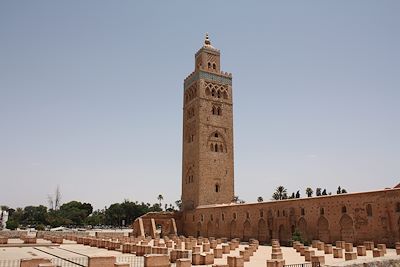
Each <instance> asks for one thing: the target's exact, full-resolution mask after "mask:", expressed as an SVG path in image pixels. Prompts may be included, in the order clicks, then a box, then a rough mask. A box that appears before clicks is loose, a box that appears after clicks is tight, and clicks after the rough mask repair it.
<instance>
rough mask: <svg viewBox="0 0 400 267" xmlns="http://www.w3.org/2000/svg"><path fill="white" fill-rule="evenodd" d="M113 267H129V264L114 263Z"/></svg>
mask: <svg viewBox="0 0 400 267" xmlns="http://www.w3.org/2000/svg"><path fill="white" fill-rule="evenodd" d="M114 267H130V264H129V263H127V262H116V263H114Z"/></svg>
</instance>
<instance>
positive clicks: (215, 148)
mask: <svg viewBox="0 0 400 267" xmlns="http://www.w3.org/2000/svg"><path fill="white" fill-rule="evenodd" d="M214 151H215V152H218V145H217V144H215V146H214Z"/></svg>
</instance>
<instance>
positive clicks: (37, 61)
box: [0, 0, 400, 208]
mask: <svg viewBox="0 0 400 267" xmlns="http://www.w3.org/2000/svg"><path fill="white" fill-rule="evenodd" d="M232 2H234V1H142V2H139V1H97V0H96V1H5V0H3V1H1V2H0V179H1V184H0V190H1V192H0V204H6V205H9V206H12V207H17V206H25V205H28V204H35V205H36V204H46V197H47V195H48V194H49V193H52V192H54V190H55V188H56V186H57V185H59V186H60V189H61V193H62V198H63V201H64V202H66V201H70V200H74V199H77V200H81V201H88V202H91V203H93V204H94V206H95V208H102V207H104V206H105V205H107V206H108V205H109V204H111V203H114V202H119V201H122V200H123V199H125V198H127V199H130V200H139V201H146V202H147V201H148V202H156V201H157V200H156V197H157V195H158V194H160V193H161V194H163V195H164V197H165V200H166V202H174V201H175V200H177V199H179V198H180V190H181V188H180V179H181V141H182V122H181V120H182V92H183V79H184V78H185V77H186V76H187V75H188V74H189V73H191V72H192V71H193V68H194V53H195V52H196V51H197V50H198V49H199V48H200V47H201V46H202V42H203V39H204V33H205V32H209V34H210V38H211V41H212V42H213V45H214V46H215V47H217V48H219V49H220V50H221V54H222V59H221V62H222V69H223V70H224V71H228V72H232V73H233V90H234V127H235V128H234V129H235V130H234V136H235V191H236V194H237V195H239V196H240V198H242V199H244V200H246V201H248V202H252V201H255V200H256V199H257V197H258V196H263V197H264V199H269V198H270V197H271V194H272V192H273V191H274V188H275V187H277V186H279V185H284V186H286V187H287V188H288V190H289V192H292V191H295V190H297V189H301V193H302V195H304V189H305V188H306V187H308V186H311V187H312V188H314V189H315V188H316V187H322V188H327V190H328V192H329V191H332V192H335V191H336V188H337V186H338V185H342V186H343V187H345V188H346V189H347V190H348V191H350V192H355V191H364V190H374V189H381V188H385V187H392V186H394V185H395V184H396V183H398V182H400V142H399V138H400V51H399V49H400V16H399V14H400V1H365V0H362V1H345V0H342V1H241V2H240V3H237V2H239V1H237V2H236V3H232Z"/></svg>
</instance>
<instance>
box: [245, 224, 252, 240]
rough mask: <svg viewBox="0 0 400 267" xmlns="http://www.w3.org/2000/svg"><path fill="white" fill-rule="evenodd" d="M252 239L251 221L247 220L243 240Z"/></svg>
mask: <svg viewBox="0 0 400 267" xmlns="http://www.w3.org/2000/svg"><path fill="white" fill-rule="evenodd" d="M250 238H251V224H250V222H249V220H246V221H245V222H244V224H243V240H244V241H249V239H250Z"/></svg>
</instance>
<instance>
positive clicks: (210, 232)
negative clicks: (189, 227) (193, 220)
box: [206, 221, 214, 237]
mask: <svg viewBox="0 0 400 267" xmlns="http://www.w3.org/2000/svg"><path fill="white" fill-rule="evenodd" d="M206 236H207V237H210V236H214V224H213V223H212V222H211V221H208V223H207V229H206Z"/></svg>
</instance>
